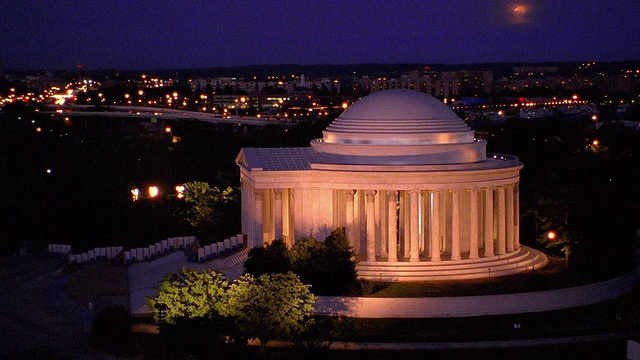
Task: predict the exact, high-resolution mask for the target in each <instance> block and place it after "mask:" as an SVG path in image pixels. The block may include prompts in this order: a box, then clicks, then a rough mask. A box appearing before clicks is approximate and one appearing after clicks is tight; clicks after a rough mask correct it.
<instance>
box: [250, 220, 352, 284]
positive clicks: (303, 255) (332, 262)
mask: <svg viewBox="0 0 640 360" xmlns="http://www.w3.org/2000/svg"><path fill="white" fill-rule="evenodd" d="M353 255H354V251H353V247H352V246H351V245H349V240H348V239H347V236H346V235H345V233H344V229H341V228H337V229H335V230H334V231H332V232H331V234H330V235H329V236H327V238H326V239H325V240H324V242H322V241H318V240H316V239H315V238H313V237H302V238H299V239H297V240H296V242H295V245H293V247H292V248H291V249H287V246H286V244H285V243H284V241H283V240H282V239H278V240H274V241H272V242H271V243H270V244H268V245H266V246H262V247H255V248H253V249H251V250H250V251H249V257H248V259H247V261H245V263H244V267H245V273H247V274H252V275H254V276H259V275H262V274H272V273H285V272H288V271H292V272H294V273H295V274H297V275H298V276H300V279H301V280H302V282H304V283H305V284H310V285H311V288H312V290H313V292H314V293H315V294H322V295H339V294H342V295H346V294H349V293H351V292H352V291H353V290H354V289H355V285H356V284H357V278H358V274H357V272H356V261H355V260H354V259H353Z"/></svg>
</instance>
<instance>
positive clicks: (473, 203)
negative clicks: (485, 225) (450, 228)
mask: <svg viewBox="0 0 640 360" xmlns="http://www.w3.org/2000/svg"><path fill="white" fill-rule="evenodd" d="M478 205H479V204H478V189H475V188H474V189H471V192H470V196H469V226H470V228H469V259H477V258H478V257H479V255H478V247H479V245H478V243H479V241H478V237H479V235H478V229H479V227H480V224H478Z"/></svg>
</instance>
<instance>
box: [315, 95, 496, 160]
mask: <svg viewBox="0 0 640 360" xmlns="http://www.w3.org/2000/svg"><path fill="white" fill-rule="evenodd" d="M311 146H312V148H313V149H314V150H315V151H316V152H318V153H321V154H323V155H325V156H326V157H327V158H328V159H330V160H329V161H331V162H336V163H343V164H452V163H467V162H478V161H484V160H485V159H486V150H485V149H486V144H485V143H484V142H477V141H475V139H474V132H473V130H471V129H470V128H469V126H467V124H466V123H465V122H464V121H463V120H462V119H460V118H459V117H458V116H457V115H456V114H455V113H454V112H453V111H452V110H451V109H450V108H449V107H448V106H447V105H445V104H443V103H442V102H441V101H439V100H438V99H436V98H434V97H433V96H430V95H427V94H424V93H421V92H418V91H414V90H406V89H394V90H383V91H378V92H374V93H373V94H371V95H368V96H365V97H364V98H362V99H361V100H359V101H357V102H355V103H354V104H353V105H351V106H350V107H349V108H348V109H347V110H345V112H343V113H342V115H340V116H339V117H338V118H336V119H335V120H334V121H333V122H332V123H331V124H330V125H329V126H328V127H327V128H326V129H325V130H324V131H323V138H322V139H316V140H314V141H312V142H311Z"/></svg>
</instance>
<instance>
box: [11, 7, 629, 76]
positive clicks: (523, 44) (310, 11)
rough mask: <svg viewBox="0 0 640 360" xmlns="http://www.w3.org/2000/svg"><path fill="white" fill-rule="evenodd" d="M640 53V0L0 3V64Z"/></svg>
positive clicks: (184, 64) (457, 59)
mask: <svg viewBox="0 0 640 360" xmlns="http://www.w3.org/2000/svg"><path fill="white" fill-rule="evenodd" d="M639 59H640V0H513V1H506V0H448V1H447V0H430V1H426V0H424V1H417V0H416V1H410V0H406V1H394V0H314V1H307V0H274V1H237V0H236V1H234V0H217V1H216V0H209V1H202V0H192V1H148V0H147V1H145V0H139V1H132V0H47V1H43V0H21V1H18V0H3V1H2V2H0V70H3V69H4V70H27V69H72V68H75V66H76V65H77V64H78V63H82V64H83V65H84V67H85V68H86V69H114V68H115V69H160V68H202V67H215V66H234V65H259V64H284V63H287V64H320V63H329V64H351V63H424V64H433V63H445V64H457V63H481V62H543V61H567V60H595V61H614V60H639Z"/></svg>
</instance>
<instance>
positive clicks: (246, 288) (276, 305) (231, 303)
mask: <svg viewBox="0 0 640 360" xmlns="http://www.w3.org/2000/svg"><path fill="white" fill-rule="evenodd" d="M309 288H310V285H305V284H303V283H302V281H300V278H299V277H298V276H297V275H295V274H294V273H292V272H288V273H286V274H263V275H260V276H258V277H254V276H253V275H251V274H245V275H243V276H242V277H241V278H240V279H238V280H236V281H235V282H234V283H233V284H231V286H230V287H229V291H228V302H227V303H226V305H225V306H224V307H222V309H221V313H222V314H223V315H225V316H232V317H234V318H235V319H236V325H237V326H238V328H239V329H240V331H242V332H243V333H244V334H245V335H246V336H247V338H257V339H258V340H259V341H260V351H261V352H264V349H265V346H266V344H267V342H269V341H270V340H272V339H277V338H282V339H291V338H293V337H295V336H297V335H299V334H301V333H304V332H305V331H307V329H308V327H309V326H310V325H311V324H312V323H313V319H311V315H312V314H313V304H314V302H315V297H314V295H313V294H312V293H311V291H310V290H309Z"/></svg>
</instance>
